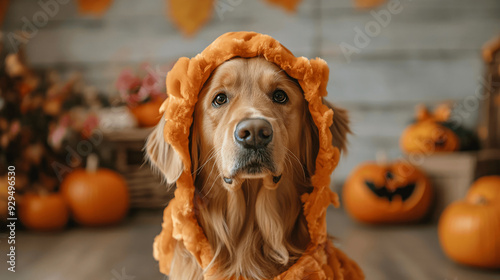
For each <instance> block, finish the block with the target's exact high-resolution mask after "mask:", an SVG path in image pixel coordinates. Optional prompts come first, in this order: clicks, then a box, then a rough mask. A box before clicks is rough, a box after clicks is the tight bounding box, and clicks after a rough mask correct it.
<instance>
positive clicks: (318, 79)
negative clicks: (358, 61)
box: [153, 32, 364, 280]
mask: <svg viewBox="0 0 500 280" xmlns="http://www.w3.org/2000/svg"><path fill="white" fill-rule="evenodd" d="M233 57H243V58H251V57H263V58H265V59H266V60H267V61H269V62H272V63H274V64H276V65H277V66H279V67H280V68H281V69H283V70H284V71H286V73H287V74H288V75H289V76H290V77H292V78H294V79H296V80H297V81H298V83H299V84H300V86H301V87H302V90H303V92H304V98H305V100H307V102H308V105H309V111H310V113H311V116H312V119H313V121H314V123H315V125H316V126H317V128H318V134H319V152H318V156H317V158H316V169H315V170H316V171H315V174H314V175H313V176H312V177H311V183H312V186H313V191H312V192H311V193H309V194H307V193H306V194H304V195H303V196H302V198H301V199H302V202H303V208H304V215H305V217H306V220H307V226H308V230H309V235H310V237H311V241H310V243H309V245H308V246H307V249H306V251H305V253H304V254H303V255H302V256H301V257H300V258H299V260H298V261H297V262H296V263H295V264H293V265H292V266H291V267H290V268H289V269H288V270H287V271H285V272H283V273H282V274H280V275H278V276H276V277H275V278H274V279H275V280H292V279H293V280H298V279H311V280H319V279H332V280H333V279H335V280H336V279H364V276H363V273H362V271H361V270H360V269H359V267H358V266H357V264H356V263H355V262H353V261H352V260H350V259H349V258H348V257H347V256H346V255H345V254H344V253H343V252H341V251H340V250H338V249H337V248H335V247H334V246H333V244H332V243H331V241H330V240H328V238H327V232H326V209H327V207H328V206H329V205H330V204H333V205H335V206H338V204H339V203H338V196H337V194H336V193H334V192H332V191H331V190H330V188H329V186H330V174H331V173H332V172H333V170H334V169H335V167H336V166H337V163H338V161H339V157H340V152H339V150H338V149H337V148H336V147H333V145H332V134H331V132H330V129H329V127H330V126H331V125H332V122H333V121H332V119H333V111H332V110H331V109H329V108H328V107H327V106H326V105H323V102H322V98H323V97H324V96H326V95H327V91H326V85H327V82H328V74H329V69H328V66H327V64H326V62H325V61H324V60H322V59H320V58H316V59H311V60H309V59H307V58H305V57H295V56H294V55H293V54H292V53H291V52H290V51H289V50H288V49H286V48H285V47H284V46H282V45H281V44H280V43H279V42H278V41H276V40H275V39H273V38H271V37H270V36H267V35H263V34H259V33H255V32H231V33H226V34H224V35H222V36H220V37H219V38H217V39H216V40H215V41H214V42H213V43H212V44H210V45H209V46H208V47H207V48H206V49H205V50H204V51H202V52H201V53H200V54H198V55H196V56H195V57H193V58H191V59H189V58H187V57H182V58H180V59H179V60H178V61H177V63H176V64H175V65H174V67H173V68H172V70H171V71H170V72H169V73H168V75H167V81H166V84H167V92H168V98H167V99H166V100H165V102H164V103H163V105H162V107H161V109H160V111H161V112H162V113H164V118H165V120H166V122H165V127H164V138H165V141H166V142H167V143H169V144H170V145H171V146H172V147H173V148H174V149H175V151H176V152H177V153H178V155H179V157H180V158H181V160H182V162H183V165H184V170H183V172H182V174H181V175H180V177H179V179H178V180H177V181H176V185H177V189H176V190H175V198H173V199H172V200H171V201H170V203H169V205H168V206H167V207H166V208H165V211H164V221H163V224H162V227H163V229H162V232H161V233H160V234H159V235H158V236H157V237H156V238H155V242H154V246H153V247H154V257H155V259H156V260H158V261H159V265H160V271H161V272H162V273H164V274H168V273H169V271H170V265H171V262H172V257H173V251H174V249H175V244H176V242H183V244H184V246H185V247H186V249H187V250H188V251H189V252H190V253H191V254H192V255H193V256H194V257H195V258H196V260H197V261H198V263H199V265H200V266H201V267H202V268H206V267H207V266H208V265H209V263H210V262H211V261H212V258H213V256H214V252H213V250H212V248H211V246H210V244H209V242H208V240H207V238H206V236H205V234H204V232H203V229H202V228H201V227H200V226H199V224H198V221H197V219H196V216H195V213H194V204H193V198H194V191H195V187H194V182H193V177H192V175H191V174H192V171H191V157H190V151H189V133H190V127H191V125H192V122H193V112H194V107H195V104H196V102H197V101H198V94H199V92H200V90H201V89H202V86H203V84H204V83H205V81H206V80H207V79H208V78H209V76H210V74H211V73H212V72H213V71H214V70H215V68H216V67H217V66H219V65H221V64H222V63H224V62H225V61H227V60H229V59H231V58H233ZM212 269H216V267H213V268H212Z"/></svg>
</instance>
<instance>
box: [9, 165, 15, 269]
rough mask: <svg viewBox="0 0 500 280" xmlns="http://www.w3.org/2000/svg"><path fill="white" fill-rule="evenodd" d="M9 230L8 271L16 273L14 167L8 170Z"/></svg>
mask: <svg viewBox="0 0 500 280" xmlns="http://www.w3.org/2000/svg"><path fill="white" fill-rule="evenodd" d="M7 181H8V187H7V188H8V189H7V200H8V203H7V207H8V208H7V210H8V211H7V229H8V232H9V234H8V237H7V238H8V240H7V243H8V244H9V245H10V246H9V249H8V250H7V252H8V253H7V263H8V264H9V266H8V268H7V269H8V270H9V271H11V272H16V221H17V218H16V198H15V196H14V194H15V193H16V168H15V167H14V166H12V165H11V166H9V167H8V168H7Z"/></svg>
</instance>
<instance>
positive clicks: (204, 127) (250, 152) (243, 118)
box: [146, 58, 349, 190]
mask: <svg viewBox="0 0 500 280" xmlns="http://www.w3.org/2000/svg"><path fill="white" fill-rule="evenodd" d="M323 103H324V104H325V105H327V106H328V107H330V108H332V109H333V111H334V120H333V125H332V126H331V127H330V130H331V132H332V136H333V137H332V138H333V145H334V146H336V147H338V148H340V149H343V148H345V145H346V134H347V133H348V132H349V128H348V120H347V114H346V112H345V111H344V110H343V109H340V108H336V107H334V106H332V105H331V104H329V103H328V102H326V101H323ZM307 106H308V105H307V102H306V101H305V99H304V96H303V93H302V89H301V88H300V86H299V85H298V84H297V82H296V81H295V80H293V79H292V78H290V77H289V76H288V75H287V74H286V73H285V72H284V71H283V70H281V69H280V68H279V67H278V66H276V65H275V64H273V63H271V62H268V61H267V60H265V59H264V58H250V59H244V58H235V59H232V60H229V61H226V62H224V63H223V64H221V65H220V66H219V67H218V68H217V69H216V70H214V72H213V73H212V75H211V77H210V78H209V80H207V82H206V83H205V85H204V86H203V88H202V90H201V91H200V94H199V100H198V102H197V103H196V107H195V112H194V122H193V125H192V127H191V136H190V141H191V158H192V164H193V166H192V167H193V171H197V170H199V168H198V166H200V169H202V168H206V165H207V163H209V161H213V163H210V164H209V165H210V167H209V168H210V173H213V172H217V173H218V174H216V175H217V176H219V177H220V180H221V181H222V184H223V185H224V187H226V188H227V189H229V190H230V189H235V188H238V187H239V186H240V185H241V182H242V181H243V180H245V179H255V178H261V179H263V182H264V186H265V187H267V188H269V189H274V188H276V187H277V185H278V182H279V181H280V179H281V176H282V174H283V173H284V172H286V171H290V172H299V173H300V174H301V175H302V177H307V176H308V175H311V174H313V173H314V167H315V159H316V155H317V152H318V146H319V144H318V136H317V129H316V126H315V124H314V123H313V121H312V118H311V116H310V114H309V111H308V109H307ZM164 125H165V120H164V119H162V120H161V121H160V123H159V124H158V126H157V127H156V129H155V131H154V132H153V133H152V134H151V135H150V136H149V138H148V141H147V145H146V151H147V154H148V156H149V159H150V160H151V162H152V163H153V165H154V166H156V167H157V168H158V169H159V170H160V171H161V172H162V173H163V175H164V176H165V178H166V179H167V182H169V183H173V182H175V181H176V180H177V178H178V177H179V176H180V174H181V172H182V170H183V166H182V162H181V160H180V158H179V156H178V155H177V154H176V153H175V151H174V150H173V149H172V148H171V147H170V145H168V144H166V143H165V141H164V139H163V127H164ZM297 170H299V171H297ZM196 173H197V172H193V174H196ZM306 174H307V175H306ZM304 175H305V176H304Z"/></svg>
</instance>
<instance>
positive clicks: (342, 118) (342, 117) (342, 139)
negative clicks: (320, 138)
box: [323, 99, 351, 153]
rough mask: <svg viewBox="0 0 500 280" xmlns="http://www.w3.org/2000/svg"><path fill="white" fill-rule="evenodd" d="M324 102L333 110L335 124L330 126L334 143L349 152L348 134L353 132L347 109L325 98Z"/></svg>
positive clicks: (343, 150)
mask: <svg viewBox="0 0 500 280" xmlns="http://www.w3.org/2000/svg"><path fill="white" fill-rule="evenodd" d="M323 104H325V105H326V106H328V108H330V109H332V110H333V124H332V126H330V131H331V133H332V144H333V146H334V147H337V148H339V150H340V151H341V152H344V153H345V152H347V134H348V133H351V129H350V128H349V116H348V113H347V110H345V109H343V108H340V107H337V106H335V105H333V104H332V103H330V102H329V101H327V100H325V99H323Z"/></svg>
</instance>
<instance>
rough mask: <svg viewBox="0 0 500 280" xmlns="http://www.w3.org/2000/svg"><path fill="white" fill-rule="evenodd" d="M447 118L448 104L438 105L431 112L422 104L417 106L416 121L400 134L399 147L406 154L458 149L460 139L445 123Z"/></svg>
mask: <svg viewBox="0 0 500 280" xmlns="http://www.w3.org/2000/svg"><path fill="white" fill-rule="evenodd" d="M449 118H450V107H449V105H448V104H443V105H440V106H438V107H437V108H436V110H435V111H434V113H432V114H431V113H430V112H429V111H428V110H427V108H425V107H423V106H419V107H417V121H416V122H415V123H413V124H411V125H409V126H408V127H407V128H406V129H405V130H404V132H403V134H402V135H401V139H400V146H401V149H402V150H403V151H404V152H406V153H408V154H411V153H419V154H427V155H430V154H433V153H435V152H453V151H457V150H459V149H460V148H461V145H460V139H459V137H458V135H457V134H456V133H455V132H454V131H453V130H452V129H451V128H450V127H449V126H450V125H447V123H446V122H448V120H449Z"/></svg>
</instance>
